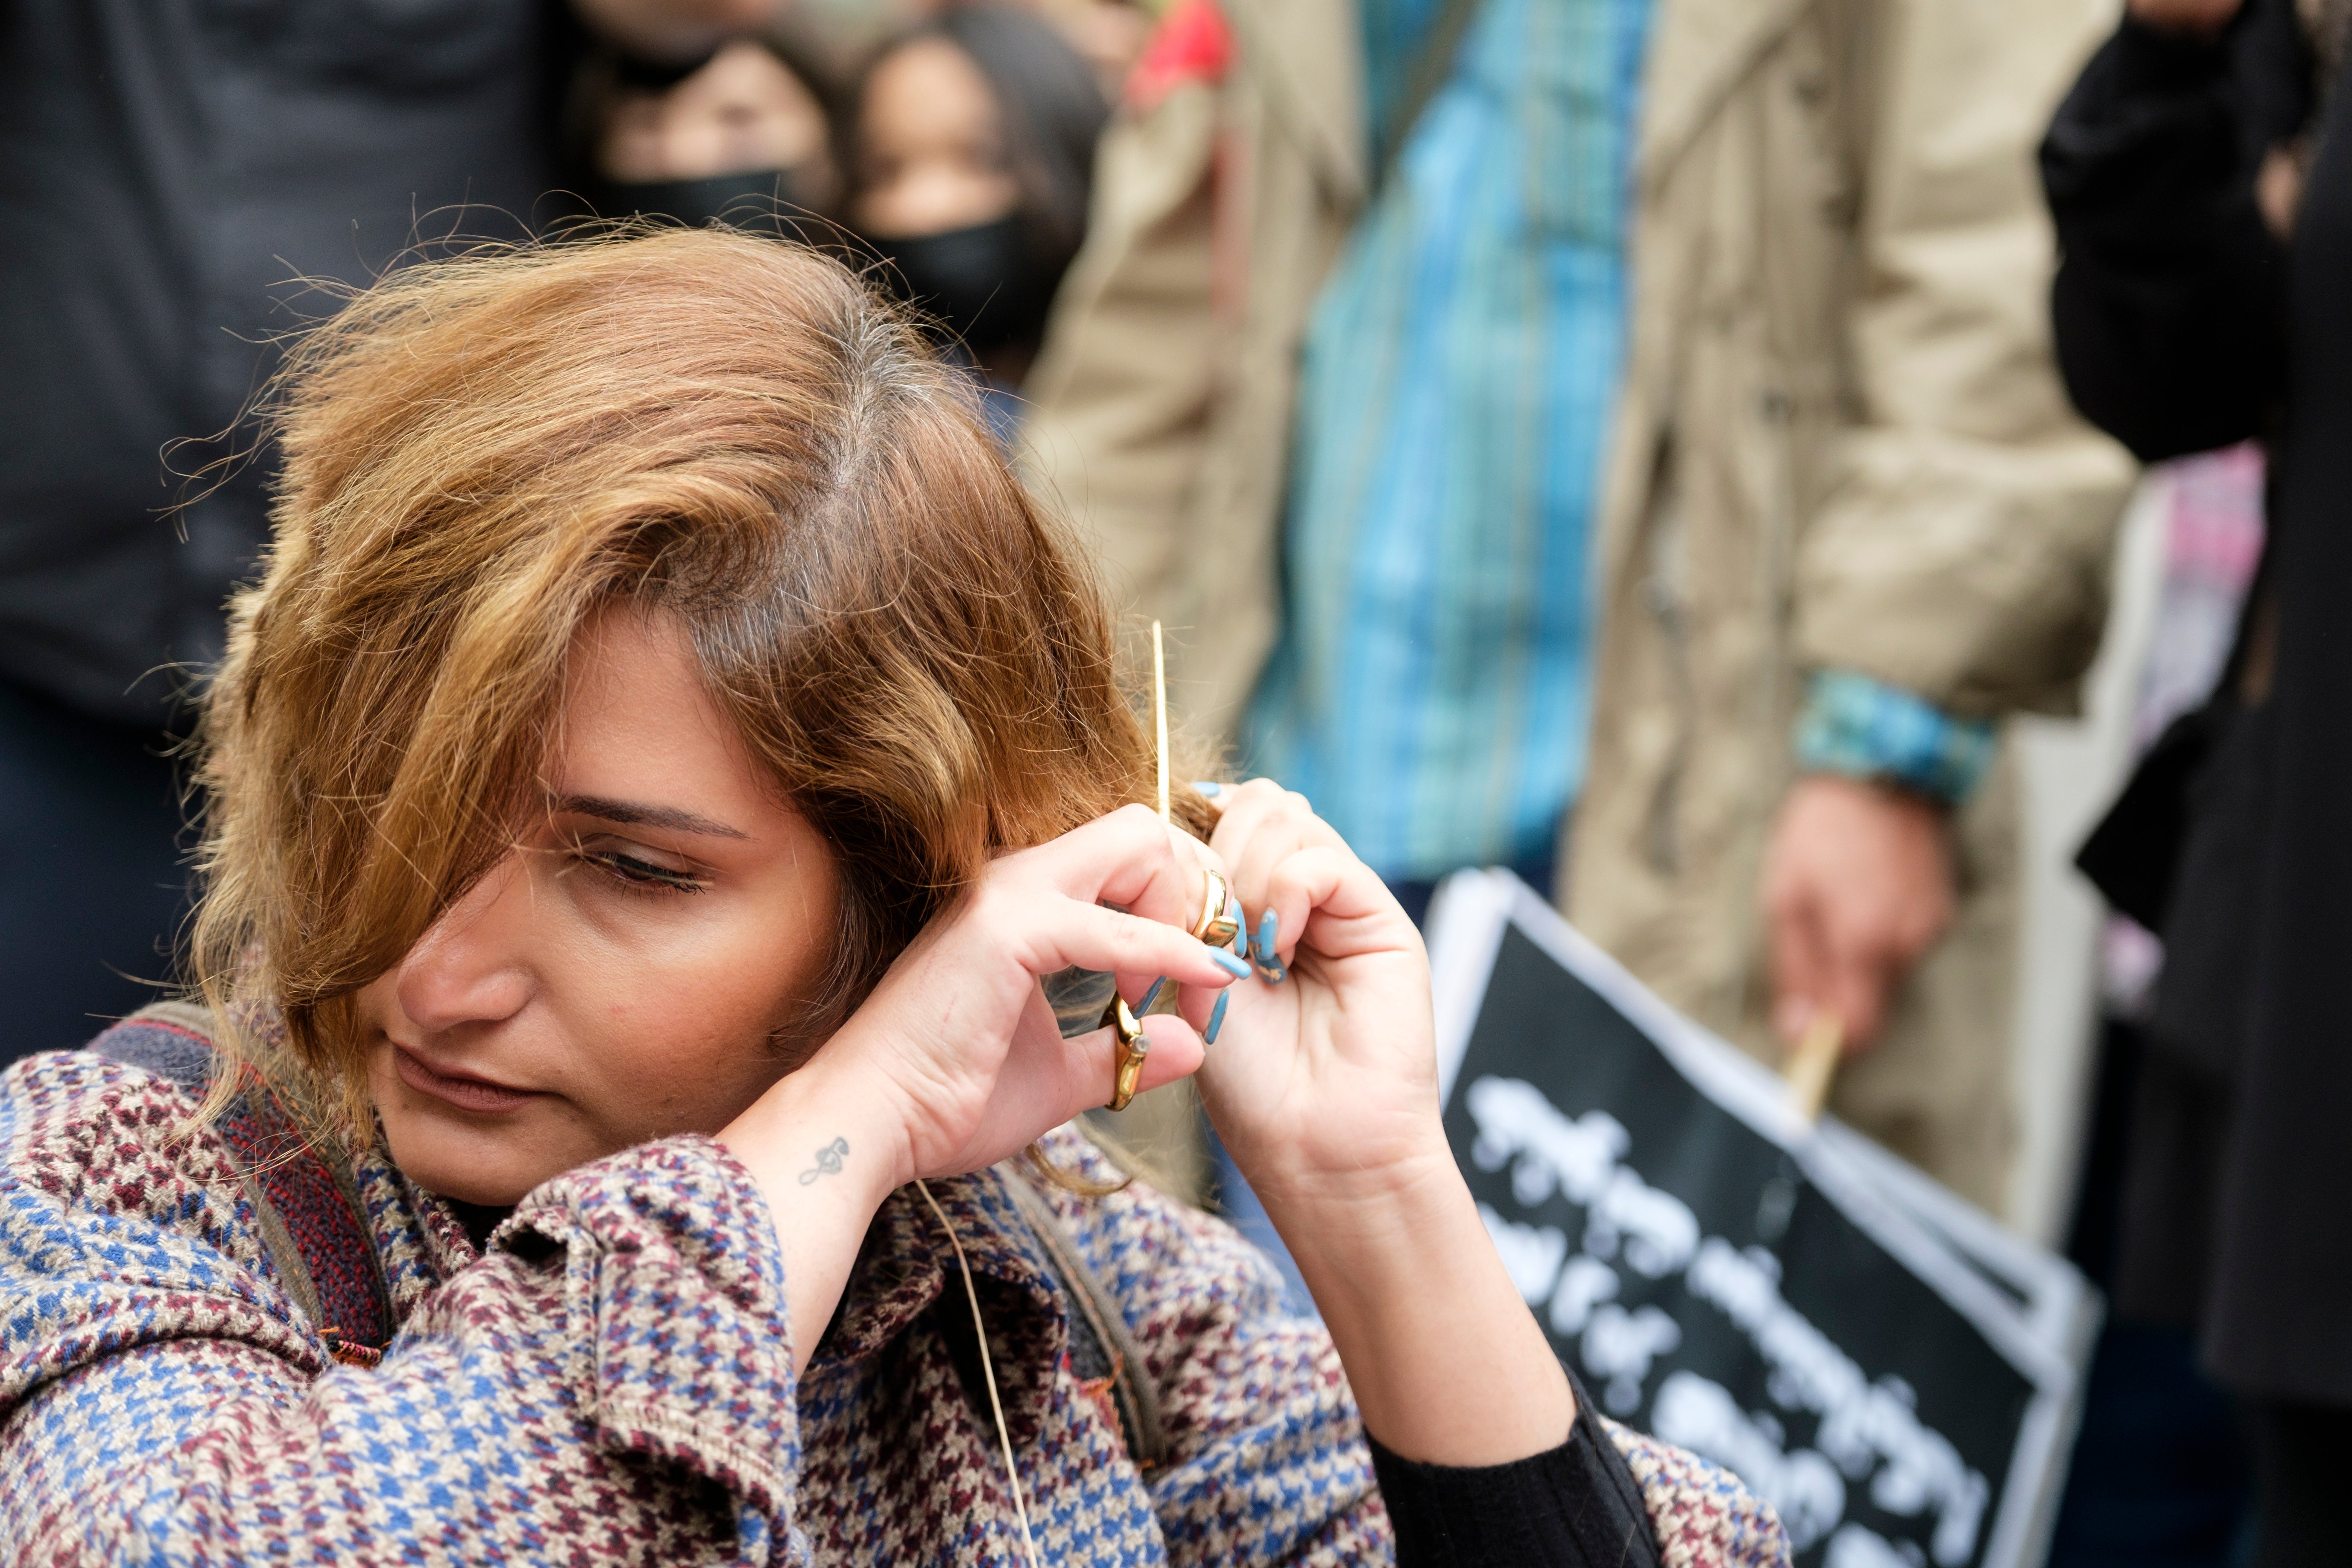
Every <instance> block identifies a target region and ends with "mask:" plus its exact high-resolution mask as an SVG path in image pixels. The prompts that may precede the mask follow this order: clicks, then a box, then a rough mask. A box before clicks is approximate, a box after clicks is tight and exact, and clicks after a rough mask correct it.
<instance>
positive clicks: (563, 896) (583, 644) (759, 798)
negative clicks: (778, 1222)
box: [360, 608, 836, 1204]
mask: <svg viewBox="0 0 2352 1568" xmlns="http://www.w3.org/2000/svg"><path fill="white" fill-rule="evenodd" d="M557 733H558V738H557V741H556V743H555V745H554V746H553V748H552V751H551V755H550V757H549V759H548V762H547V765H546V770H545V771H546V779H545V784H546V810H545V812H544V814H543V816H541V817H540V818H539V819H537V820H535V821H534V823H533V825H532V826H530V829H529V830H528V831H527V832H525V833H524V834H523V835H522V836H521V837H520V840H519V841H518V843H517V844H516V846H515V847H514V849H513V850H512V851H511V852H509V854H508V855H507V857H506V858H505V859H503V860H502V861H500V862H499V865H498V866H497V867H496V868H493V869H492V870H491V872H490V873H489V875H488V876H487V877H485V878H484V879H482V881H481V882H480V883H479V884H478V885H477V886H476V887H475V888H474V889H472V890H471V891H469V892H468V893H467V895H466V896H465V897H464V898H462V899H460V900H458V901H457V903H456V904H454V905H452V906H451V907H450V909H449V910H447V911H446V913H445V914H444V915H443V916H442V917H441V919H440V920H439V921H436V922H435V924H434V926H433V927H432V929H431V930H430V931H426V932H425V936H424V937H423V938H422V939H421V940H420V941H419V942H417V943H416V945H415V947H414V948H413V949H411V950H410V952H409V953H408V956H407V957H406V958H405V959H404V960H403V961H402V962H401V963H400V964H399V965H398V966H397V967H396V968H394V970H393V971H392V972H391V973H387V974H385V975H383V976H382V977H381V978H379V979H378V980H376V981H375V982H374V983H373V984H371V985H369V986H368V987H367V988H366V989H365V990H364V991H362V992H361V994H360V1016H361V1024H362V1028H363V1030H364V1031H365V1036H364V1038H365V1041H366V1046H367V1050H368V1082H369V1088H370V1090H371V1092H372V1093H373V1096H374V1099H375V1104H376V1109H377V1110H378V1111H379V1112H380V1113H381V1115H382V1116H383V1126H384V1132H385V1135H386V1137H387V1139H388V1141H389V1142H390V1145H391V1150H392V1155H393V1158H394V1160H395V1161H396V1162H397V1163H399V1165H400V1167H401V1169H402V1170H404V1172H406V1173H408V1174H409V1176H410V1177H411V1178H413V1179H414V1180H415V1181H416V1182H417V1183H418V1184H420V1185H422V1186H424V1187H425V1189H426V1190H428V1191H431V1192H436V1193H439V1194H444V1195H446V1196H448V1197H454V1198H459V1199H463V1200H465V1201H467V1202H469V1203H478V1204H510V1203H513V1202H514V1201H515V1200H516V1199H518V1198H520V1196H521V1195H522V1194H524V1193H526V1192H528V1191H529V1190H530V1188H531V1187H533V1186H535V1185H537V1184H539V1183H541V1182H542V1181H544V1180H546V1179H547V1178H548V1177H550V1176H552V1175H554V1174H556V1173H559V1172H562V1171H566V1170H569V1169H571V1168H572V1166H575V1165H578V1164H582V1163H585V1162H587V1161H590V1160H594V1159H597V1158H600V1157H601V1156H603V1155H605V1154H609V1153H612V1152H615V1151H617V1150H621V1149H625V1148H627V1147H628V1146H630V1145H631V1144H634V1143H639V1142H645V1141H646V1140H647V1139H652V1138H659V1137H664V1136H667V1135H669V1134H673V1133H677V1132H688V1131H697V1132H715V1131H719V1129H720V1128H722V1127H724V1126H725V1125H726V1124H727V1123H728V1122H729V1121H732V1120H733V1119H734V1118H735V1117H736V1115H737V1114H738V1113H740V1111H742V1110H744V1109H745V1108H746V1107H748V1106H749V1105H750V1104H751V1101H752V1100H756V1099H757V1098H758V1097H759V1095H760V1094H761V1091H762V1090H764V1089H767V1087H768V1086H769V1085H770V1084H772V1083H773V1082H774V1081H775V1080H776V1079H778V1078H779V1077H781V1076H782V1065H781V1063H780V1061H779V1059H778V1058H777V1055H776V1053H775V1051H774V1049H773V1048H772V1047H771V1046H770V1044H769V1037H770V1036H771V1034H772V1031H774V1030H775V1029H777V1028H778V1027H779V1026H782V1025H783V1024H784V1023H786V1022H787V1021H788V1020H790V1019H791V1018H792V1017H793V1016H794V1012H795V1008H796V1007H797V1005H799V1004H800V1002H801V1001H802V999H803V998H804V997H806V996H808V995H809V994H811V993H812V991H813V988H814V983H815V981H816V980H817V978H818V977H819V973H820V966H821V965H822V964H823V963H824V958H825V954H826V952H827V948H828V945H829V942H830V938H831V933H832V931H833V919H834V910H835V896H836V894H835V868H834V863H833V859H832V857H831V855H830V854H829V853H828V851H827V850H826V849H825V847H824V845H823V843H822V842H821V841H820V840H819V839H818V837H817V836H816V834H815V833H814V830H813V829H811V828H810V827H809V826H808V824H807V823H806V822H804V821H803V819H802V818H801V817H800V816H799V815H798V814H797V813H795V812H794V811H793V809H792V807H791V806H790V805H786V804H785V803H784V802H783V801H782V800H781V799H779V798H778V797H777V796H776V795H775V794H774V792H773V791H772V789H771V788H769V787H768V786H767V785H766V784H765V783H764V781H763V780H762V778H761V776H760V775H759V773H757V772H756V771H755V770H754V769H753V767H752V765H751V761H750V759H749V757H748V756H747V755H746V754H745V753H744V752H743V750H742V746H741V743H740V742H739V741H738V740H737V739H736V737H735V735H734V733H733V731H732V730H731V728H730V725H729V724H728V722H727V721H726V719H725V718H724V716H723V715H721V714H720V713H719V710H718V709H717V708H716V707H715V706H714V705H713V704H712V703H711V701H710V700H709V698H708V697H707V696H706V695H704V692H703V689H702V685H701V682H700V680H699V679H698V677H697V673H696V668H695V665H694V660H693V655H692V653H691V651H690V650H689V648H688V645H687V642H686V639H685V636H684V634H683V632H682V630H681V629H680V628H679V627H678V626H677V623H676V622H674V621H672V620H669V619H667V617H662V616H650V617H649V616H642V615H639V614H638V613H636V612H635V611H632V610H628V609H626V608H615V609H611V610H607V611H605V612H604V613H603V614H600V615H599V616H597V617H595V618H594V619H593V620H592V621H591V622H590V623H589V624H588V625H587V626H585V627H583V630H582V633H581V635H580V637H579V638H578V639H577V641H576V642H575V643H574V645H573V647H572V657H571V662H570V667H569V668H568V670H567V672H566V683H565V694H564V700H563V708H562V722H561V724H560V727H559V730H558V732H557Z"/></svg>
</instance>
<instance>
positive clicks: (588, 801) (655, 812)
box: [548, 795, 751, 839]
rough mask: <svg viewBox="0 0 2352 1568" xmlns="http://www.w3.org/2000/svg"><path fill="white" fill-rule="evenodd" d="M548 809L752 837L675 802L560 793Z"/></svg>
mask: <svg viewBox="0 0 2352 1568" xmlns="http://www.w3.org/2000/svg"><path fill="white" fill-rule="evenodd" d="M548 810H549V811H550V812H554V813H562V815H564V816H593V817H594V818H596V819H597V820H598V821H599V822H618V823H625V824H627V825H629V826H634V827H667V828H668V829H669V830H670V831H671V832H673V833H700V834H707V835H709V837H714V838H746V839H748V838H750V837H751V835H750V834H748V833H746V832H744V831H743V830H742V829H741V828H740V827H730V826H727V825H726V824H725V823H723V822H713V821H712V820H710V818H709V817H707V816H696V815H695V814H694V813H692V812H690V811H681V810H679V809H678V808H677V807H676V806H674V805H637V804H636V803H635V801H626V800H604V799H602V798H600V797H598V796H596V795H557V796H556V797H555V798H554V799H552V800H551V801H550V802H549V803H548Z"/></svg>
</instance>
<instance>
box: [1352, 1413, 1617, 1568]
mask: <svg viewBox="0 0 2352 1568" xmlns="http://www.w3.org/2000/svg"><path fill="white" fill-rule="evenodd" d="M1570 1382H1572V1383H1573V1382H1575V1374H1574V1373H1570ZM1370 1441H1371V1450H1372V1471H1373V1474H1374V1475H1376V1476H1377V1477H1378V1478H1379V1479H1380V1483H1381V1502H1382V1503H1384V1504H1385V1505H1387V1508H1388V1510H1389V1522H1390V1523H1391V1524H1392V1525H1394V1526H1395V1528H1396V1555H1397V1564H1398V1568H1657V1563H1658V1561H1659V1558H1658V1542H1657V1537H1656V1536H1655V1535H1654V1534H1653V1533H1652V1532H1651V1529H1650V1515H1649V1510H1647V1509H1645V1508H1643V1506H1642V1490H1641V1488H1640V1487H1639V1486H1638V1485H1637V1484H1635V1482H1634V1480H1633V1471H1632V1470H1631V1469H1629V1468H1626V1464H1625V1457H1624V1456H1623V1455H1622V1454H1620V1453H1619V1452H1618V1451H1617V1445H1615V1444H1614V1443H1612V1442H1611V1441H1610V1440H1609V1435H1608V1434H1607V1433H1606V1432H1604V1431H1602V1430H1601V1423H1600V1422H1599V1421H1598V1420H1596V1419H1595V1418H1594V1417H1593V1415H1592V1396H1591V1394H1588V1393H1586V1392H1585V1389H1584V1387H1583V1385H1582V1384H1577V1385H1576V1426H1575V1427H1574V1429H1573V1430H1571V1431H1570V1434H1569V1438H1568V1441H1567V1442H1565V1443H1563V1444H1561V1445H1560V1446H1559V1447H1557V1448H1551V1449H1548V1450H1546V1451H1545V1452H1543V1453H1540V1454H1537V1455H1534V1456H1532V1457H1531V1458H1525V1459H1517V1460H1514V1461H1513V1462H1511V1463H1510V1464H1507V1465H1488V1466H1481V1467H1475V1468H1456V1467H1454V1466H1450V1465H1423V1464H1419V1463H1416V1462H1415V1461H1413V1460H1412V1459H1404V1458H1398V1457H1397V1456H1396V1455H1394V1454H1392V1453H1391V1452H1389V1451H1388V1450H1387V1449H1386V1448H1383V1447H1381V1445H1380V1443H1379V1441H1378V1440H1377V1439H1372V1440H1370Z"/></svg>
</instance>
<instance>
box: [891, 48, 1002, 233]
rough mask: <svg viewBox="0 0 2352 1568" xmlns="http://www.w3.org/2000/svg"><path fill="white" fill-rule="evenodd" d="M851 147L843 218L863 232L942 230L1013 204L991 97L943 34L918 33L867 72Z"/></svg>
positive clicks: (992, 218)
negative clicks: (854, 172) (852, 177)
mask: <svg viewBox="0 0 2352 1568" xmlns="http://www.w3.org/2000/svg"><path fill="white" fill-rule="evenodd" d="M857 146H858V181H857V184H858V195H857V199H856V202H855V204H853V205H852V207H851V210H850V215H849V216H850V221H851V222H852V223H853V224H855V225H856V226H857V227H858V228H860V229H862V230H864V231H865V232H866V233H867V234H870V235H875V236H877V237H887V238H891V239H908V238H915V237H920V236H923V235H932V234H946V233H948V232H950V230H953V229H960V228H971V227H974V226H977V225H980V224H984V223H994V222H996V221H997V220H998V219H1000V218H1003V217H1007V216H1011V215H1012V213H1013V208H1014V207H1015V206H1017V205H1020V201H1021V187H1020V185H1019V184H1017V183H1016V182H1015V181H1014V179H1013V173H1012V171H1011V169H1010V168H1009V167H1007V165H1006V158H1005V151H1004V128H1003V120H1002V118H1001V117H1000V115H999V114H998V111H997V106H996V94H995V93H994V91H992V89H990V87H989V85H988V79H987V78H986V77H983V76H982V75H981V74H980V68H979V67H977V66H975V65H973V64H972V63H971V58H970V57H969V56H967V55H966V54H965V53H964V52H963V51H962V50H961V49H960V48H958V47H955V46H954V45H953V44H951V43H949V42H948V41H947V40H946V39H945V38H918V39H916V40H915V41H914V42H912V43H910V44H907V45H905V46H903V47H899V48H897V49H894V50H892V51H891V52H890V53H889V54H887V55H886V56H884V57H883V58H882V60H881V62H880V63H879V64H877V66H876V67H875V68H874V70H873V73H872V75H870V76H869V77H868V78H867V79H866V95H865V98H864V100H862V101H861V102H860V104H859V106H858V117H857Z"/></svg>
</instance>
